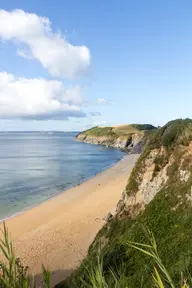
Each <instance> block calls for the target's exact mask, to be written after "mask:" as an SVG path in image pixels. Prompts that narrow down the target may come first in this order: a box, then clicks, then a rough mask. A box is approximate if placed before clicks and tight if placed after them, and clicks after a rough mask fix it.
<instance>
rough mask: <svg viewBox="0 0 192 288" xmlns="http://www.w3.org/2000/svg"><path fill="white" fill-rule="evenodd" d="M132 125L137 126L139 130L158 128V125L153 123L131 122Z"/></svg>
mask: <svg viewBox="0 0 192 288" xmlns="http://www.w3.org/2000/svg"><path fill="white" fill-rule="evenodd" d="M131 126H133V127H135V128H136V129H137V130H139V131H142V130H145V131H146V130H154V129H156V127H155V126H153V125H151V124H131Z"/></svg>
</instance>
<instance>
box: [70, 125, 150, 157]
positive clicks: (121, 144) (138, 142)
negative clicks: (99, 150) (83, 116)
mask: <svg viewBox="0 0 192 288" xmlns="http://www.w3.org/2000/svg"><path fill="white" fill-rule="evenodd" d="M76 140H78V141H81V142H86V143H89V144H96V145H103V146H106V147H115V148H120V149H124V150H127V151H128V152H130V153H134V154H140V153H141V152H142V150H143V146H144V144H145V140H146V137H145V132H144V131H138V132H136V133H130V134H128V135H120V136H119V135H115V134H112V135H106V136H105V135H102V136H97V135H89V134H87V133H86V132H82V133H79V134H78V135H77V136H76Z"/></svg>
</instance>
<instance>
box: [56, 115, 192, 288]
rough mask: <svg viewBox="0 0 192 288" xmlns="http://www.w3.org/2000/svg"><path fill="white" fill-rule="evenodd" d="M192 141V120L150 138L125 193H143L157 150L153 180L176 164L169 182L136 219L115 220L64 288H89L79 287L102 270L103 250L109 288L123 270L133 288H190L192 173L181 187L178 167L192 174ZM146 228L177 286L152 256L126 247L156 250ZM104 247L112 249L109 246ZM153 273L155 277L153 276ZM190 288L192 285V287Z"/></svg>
mask: <svg viewBox="0 0 192 288" xmlns="http://www.w3.org/2000/svg"><path fill="white" fill-rule="evenodd" d="M190 141H192V120H190V119H185V120H181V119H178V120H175V121H171V122H169V123H167V124H166V125H165V126H164V127H162V128H160V129H157V130H156V131H155V132H154V133H152V134H151V136H150V140H149V141H148V142H147V144H146V147H145V149H144V151H143V153H142V155H141V156H140V158H139V160H138V161H137V163H136V166H135V168H134V169H133V171H132V173H131V176H130V179H129V182H128V184H127V187H126V192H127V194H128V195H133V194H135V193H136V192H137V191H138V188H139V184H140V182H141V179H142V175H143V173H144V172H145V168H146V167H145V160H146V159H147V157H149V155H150V153H151V151H152V150H154V149H158V153H157V155H158V156H156V157H155V159H154V163H155V174H154V175H153V177H155V176H156V175H158V173H159V171H160V170H161V169H162V168H163V167H164V166H165V165H166V164H167V163H168V162H169V161H170V159H172V160H171V163H172V164H171V165H170V167H169V168H168V170H167V173H168V176H169V178H168V181H167V183H165V185H164V186H163V187H162V189H161V190H160V191H159V192H158V193H157V195H156V196H155V197H154V199H153V200H152V201H151V202H150V203H149V204H148V205H147V207H146V209H145V210H144V212H142V213H140V214H138V215H136V216H135V218H134V219H131V218H130V216H129V215H127V213H126V211H125V213H124V215H123V211H122V215H121V216H122V218H121V219H119V218H118V217H116V218H115V219H113V220H112V221H110V222H109V223H108V224H106V225H105V226H104V227H103V228H102V229H101V231H100V232H99V233H98V235H97V237H96V238H95V241H94V242H93V244H92V245H91V246H90V249H89V253H88V256H87V258H86V259H85V260H84V261H83V263H82V265H80V267H79V268H78V269H77V270H76V271H75V272H74V273H73V275H72V277H71V278H70V279H68V281H67V282H65V285H68V286H63V287H73V286H70V285H71V283H72V282H71V281H75V283H76V286H74V287H84V286H82V285H81V283H78V279H80V278H79V277H81V278H82V279H83V280H84V281H88V283H89V277H88V274H87V269H89V267H90V269H92V268H91V267H97V260H96V259H97V254H98V249H99V247H100V245H101V247H102V255H103V256H102V257H103V258H102V259H103V260H102V261H103V263H102V267H103V268H102V269H103V275H104V277H105V281H106V283H108V285H109V286H106V287H115V286H113V285H115V284H114V283H115V282H114V280H113V281H112V283H111V282H110V281H111V280H110V279H113V278H112V276H111V271H113V272H114V273H115V275H119V274H120V272H119V271H122V273H121V276H122V277H123V279H124V281H125V282H126V285H127V287H129V288H135V287H145V288H151V287H187V286H186V285H185V284H184V279H188V283H189V282H190V279H191V277H190V273H191V271H192V241H191V239H192V225H191V223H192V203H191V201H189V200H188V197H187V195H191V187H192V173H191V175H190V177H189V179H188V181H187V182H182V181H181V180H180V176H179V167H182V168H183V169H188V171H192V169H191V168H192V164H191V163H192V162H191V159H192V158H191V157H192V156H191V154H186V152H187V151H188V148H189V146H188V145H189V143H190ZM160 149H161V151H163V152H162V154H160ZM122 219H123V220H122ZM143 226H147V227H149V229H150V230H151V231H153V233H154V237H155V239H156V242H157V246H158V257H159V259H161V262H162V263H163V265H164V266H163V267H164V268H165V267H168V273H169V277H170V279H174V281H173V282H174V283H173V284H174V286H170V283H168V282H167V281H165V278H166V275H165V273H163V271H161V268H160V267H156V270H154V258H153V257H149V255H147V254H146V253H144V254H141V251H138V249H135V247H133V246H131V245H127V243H128V242H129V243H132V242H134V243H147V245H151V243H150V242H149V239H148V237H147V233H146V231H144V230H143ZM102 239H105V241H103V240H102ZM102 241H103V242H102ZM101 242H102V243H107V244H105V245H104V244H102V243H101ZM147 247H148V246H147ZM147 247H145V248H147ZM148 248H149V247H148ZM150 249H152V248H150ZM153 252H154V251H153ZM156 264H157V263H156ZM85 267H86V268H85ZM157 268H158V269H157ZM164 268H163V269H164ZM122 274H123V275H122ZM152 274H153V277H151V275H152ZM159 277H160V278H159ZM181 278H182V279H183V280H182V281H181ZM154 281H155V283H156V284H155V283H154ZM157 281H162V283H161V286H157V285H158V282H157ZM109 283H110V284H109ZM159 283H160V282H159ZM142 285H144V286H142ZM155 285H156V286H155ZM159 285H160V284H159ZM182 285H185V286H182ZM190 285H192V283H191V282H190ZM61 287H62V286H61ZM190 287H192V286H190Z"/></svg>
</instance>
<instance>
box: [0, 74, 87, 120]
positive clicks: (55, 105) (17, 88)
mask: <svg viewBox="0 0 192 288" xmlns="http://www.w3.org/2000/svg"><path fill="white" fill-rule="evenodd" d="M80 92H81V89H80V88H79V87H78V86H74V87H71V88H68V89H66V88H65V87H64V86H63V83H62V82H61V81H56V80H46V79H27V78H16V77H15V76H14V75H12V74H8V73H6V72H0V118H7V119H11V118H21V119H36V120H45V119H56V120H57V119H68V117H85V116H86V115H85V113H84V112H83V111H82V110H81V109H80V104H81V101H83V100H82V98H81V95H80Z"/></svg>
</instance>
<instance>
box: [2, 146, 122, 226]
mask: <svg viewBox="0 0 192 288" xmlns="http://www.w3.org/2000/svg"><path fill="white" fill-rule="evenodd" d="M122 152H123V151H122ZM126 155H127V154H126V153H125V155H123V156H122V157H121V158H120V159H119V160H117V161H116V162H114V163H112V164H110V165H108V166H106V167H105V168H104V169H103V170H100V171H99V172H97V173H96V174H94V175H92V176H88V177H86V178H84V179H83V180H82V181H80V182H79V183H78V184H75V185H73V184H71V185H69V186H68V187H67V188H66V189H64V190H61V191H60V192H57V193H56V194H54V195H51V196H50V197H49V198H47V199H46V200H43V201H41V202H38V203H36V204H32V205H29V206H27V207H26V208H23V209H22V210H20V211H18V212H15V213H13V214H11V215H9V216H5V217H4V218H0V225H1V223H2V222H5V221H7V220H9V219H11V218H14V217H17V216H18V215H20V214H22V213H25V212H26V211H28V210H31V209H33V208H35V207H37V206H39V205H42V204H44V203H46V202H47V201H49V200H51V199H53V198H55V197H57V196H59V195H61V194H63V193H65V192H66V191H68V190H69V189H72V188H75V187H78V186H80V185H82V184H83V183H85V182H87V181H89V180H91V179H93V178H94V177H96V176H97V175H99V174H101V173H103V172H105V171H106V170H108V169H110V168H111V167H113V166H115V165H116V164H117V163H119V162H120V161H121V160H122V159H123V158H124V157H125V156H126Z"/></svg>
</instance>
